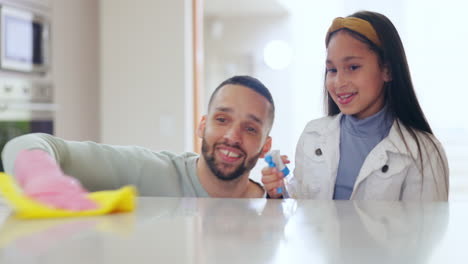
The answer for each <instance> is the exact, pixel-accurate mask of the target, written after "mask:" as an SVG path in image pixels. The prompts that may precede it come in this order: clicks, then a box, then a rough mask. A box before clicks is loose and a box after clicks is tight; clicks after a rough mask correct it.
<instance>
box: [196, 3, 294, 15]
mask: <svg viewBox="0 0 468 264" xmlns="http://www.w3.org/2000/svg"><path fill="white" fill-rule="evenodd" d="M203 8H204V13H205V16H217V17H239V16H253V15H254V16H283V15H287V10H286V9H285V8H284V7H283V6H282V5H281V4H279V3H278V1H277V0H203Z"/></svg>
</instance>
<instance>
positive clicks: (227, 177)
mask: <svg viewBox="0 0 468 264" xmlns="http://www.w3.org/2000/svg"><path fill="white" fill-rule="evenodd" d="M218 145H225V146H228V147H231V148H237V149H238V150H240V151H241V152H242V153H243V154H244V160H243V162H242V164H240V165H239V166H238V167H237V168H236V169H235V170H234V171H233V172H231V173H224V172H222V171H221V169H220V168H219V166H222V165H220V164H219V163H218V162H217V161H216V160H215V155H214V152H215V149H216V147H217V146H218ZM208 151H209V149H208V144H207V143H206V140H205V137H203V139H202V155H203V157H204V158H205V160H206V163H207V164H208V167H209V168H210V170H211V172H212V173H213V174H214V175H215V176H216V177H217V178H218V179H220V180H223V181H232V180H235V179H237V178H239V177H240V176H242V174H244V173H245V172H246V171H250V170H251V169H252V168H253V167H254V166H255V164H256V163H257V160H258V158H259V157H260V155H261V154H262V152H261V151H260V152H259V153H258V154H257V155H255V156H254V157H252V158H251V159H249V160H247V162H246V161H245V159H247V155H246V153H245V152H244V151H243V150H242V149H241V148H240V147H239V146H236V145H234V146H233V145H228V144H226V143H216V144H214V145H213V149H212V150H211V153H208Z"/></svg>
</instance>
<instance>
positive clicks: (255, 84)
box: [208, 75, 275, 124]
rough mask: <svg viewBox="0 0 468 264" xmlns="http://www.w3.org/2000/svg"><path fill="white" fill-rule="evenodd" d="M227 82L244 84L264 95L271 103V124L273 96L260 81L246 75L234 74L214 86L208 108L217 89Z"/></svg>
mask: <svg viewBox="0 0 468 264" xmlns="http://www.w3.org/2000/svg"><path fill="white" fill-rule="evenodd" d="M227 84H233V85H242V86H245V87H247V88H249V89H252V90H253V91H255V92H256V93H258V94H260V95H261V96H263V97H265V98H266V99H267V100H268V102H270V104H271V109H270V116H271V123H272V124H273V120H274V119H275V103H274V102H273V96H271V93H270V91H269V90H268V88H267V87H266V86H265V85H264V84H263V83H262V82H261V81H259V80H258V79H256V78H254V77H251V76H248V75H238V76H234V77H231V78H229V79H227V80H225V81H224V82H222V83H221V84H220V85H218V87H216V89H215V90H214V92H213V93H212V94H211V97H210V101H209V103H208V109H210V106H211V102H212V101H213V98H214V97H215V95H216V93H218V91H219V90H220V89H221V88H222V87H223V86H225V85H227Z"/></svg>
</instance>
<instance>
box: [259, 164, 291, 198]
mask: <svg viewBox="0 0 468 264" xmlns="http://www.w3.org/2000/svg"><path fill="white" fill-rule="evenodd" d="M281 160H282V161H283V163H284V164H289V163H290V161H289V160H288V156H286V155H281ZM283 178H284V174H283V172H281V171H279V170H278V169H277V168H276V167H273V168H271V167H265V168H263V169H262V183H263V185H264V186H265V190H266V191H267V193H268V195H269V196H270V197H271V198H281V197H282V196H283V193H278V188H279V187H281V188H282V190H283V192H284V190H285V189H284V181H283Z"/></svg>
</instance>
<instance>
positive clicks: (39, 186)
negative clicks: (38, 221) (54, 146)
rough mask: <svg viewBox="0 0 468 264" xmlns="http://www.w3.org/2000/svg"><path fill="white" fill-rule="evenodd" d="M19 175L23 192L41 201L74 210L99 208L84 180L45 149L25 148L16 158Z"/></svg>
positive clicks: (16, 173) (17, 173)
mask: <svg viewBox="0 0 468 264" xmlns="http://www.w3.org/2000/svg"><path fill="white" fill-rule="evenodd" d="M15 177H16V179H17V180H18V182H19V185H20V186H21V188H22V189H23V192H24V193H25V194H26V195H27V196H28V197H30V198H31V199H33V200H36V201H38V202H42V203H44V204H47V205H49V206H52V207H55V208H60V209H67V210H73V211H82V210H92V209H96V208H97V205H96V203H95V202H94V201H92V200H90V199H89V198H87V197H86V195H87V194H88V192H87V191H86V190H85V189H84V188H83V187H82V186H81V184H80V182H79V181H78V180H76V179H75V178H73V177H70V176H68V175H66V174H64V173H63V172H62V170H61V169H60V167H59V165H58V164H57V162H56V161H55V160H54V159H53V158H52V157H51V156H50V155H49V154H48V153H47V152H45V151H42V150H38V149H34V150H22V151H21V152H20V153H19V154H18V157H17V158H16V161H15Z"/></svg>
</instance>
